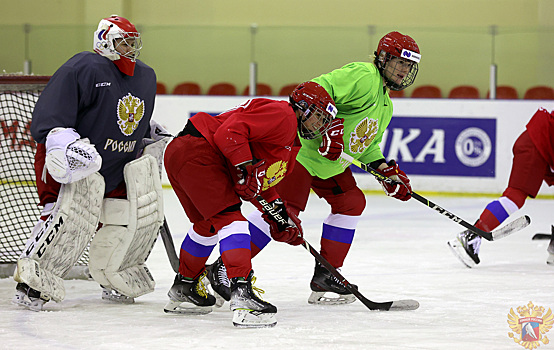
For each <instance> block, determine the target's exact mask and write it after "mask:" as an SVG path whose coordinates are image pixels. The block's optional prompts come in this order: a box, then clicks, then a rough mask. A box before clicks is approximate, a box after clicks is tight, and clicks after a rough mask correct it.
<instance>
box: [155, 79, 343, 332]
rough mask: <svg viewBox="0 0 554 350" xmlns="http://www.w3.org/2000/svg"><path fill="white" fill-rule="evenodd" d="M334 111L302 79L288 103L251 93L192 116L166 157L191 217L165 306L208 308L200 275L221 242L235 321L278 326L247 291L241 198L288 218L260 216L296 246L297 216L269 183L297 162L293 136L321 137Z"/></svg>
mask: <svg viewBox="0 0 554 350" xmlns="http://www.w3.org/2000/svg"><path fill="white" fill-rule="evenodd" d="M336 113H337V110H336V108H335V105H334V102H333V100H332V99H331V97H330V96H329V94H328V93H327V92H326V91H325V89H324V88H323V87H321V86H320V85H319V84H317V83H314V82H306V83H302V84H300V85H299V86H298V87H297V88H296V89H295V91H294V92H293V94H292V95H291V98H290V101H275V100H270V99H264V98H259V99H252V100H248V101H246V102H245V103H243V104H241V105H239V106H237V107H235V108H233V109H231V110H228V111H226V112H224V113H222V114H219V115H217V116H215V117H214V116H211V115H209V114H206V113H198V114H196V115H194V116H192V117H191V118H190V120H189V121H188V123H187V124H186V126H185V128H184V129H183V131H181V132H180V133H179V135H178V137H177V138H176V139H174V140H173V141H172V142H171V143H170V144H169V145H168V147H167V150H166V152H165V156H164V160H165V168H166V170H167V174H168V178H169V181H170V182H171V185H172V186H173V189H174V190H175V193H176V194H177V197H178V198H179V200H180V202H181V205H182V206H183V208H184V209H185V212H186V214H187V216H188V218H189V219H190V221H191V222H192V223H193V226H192V227H191V228H190V229H189V231H188V233H187V236H186V237H185V239H184V241H183V243H182V245H181V251H180V266H179V273H178V274H177V276H176V278H175V283H174V284H173V286H172V287H171V289H170V291H169V293H168V295H169V298H170V301H169V303H168V304H167V305H166V307H165V311H166V312H174V313H209V312H210V311H211V310H212V306H213V305H214V304H215V298H214V296H212V295H210V294H209V293H207V291H206V288H205V286H204V284H203V283H204V282H203V280H204V278H203V277H204V276H205V263H206V261H207V259H208V257H209V256H210V254H211V252H212V250H213V248H214V247H215V245H216V244H217V243H218V242H219V245H220V252H221V257H222V259H223V262H224V263H225V266H227V273H228V277H229V279H230V280H231V288H230V293H231V295H230V299H231V309H232V310H233V311H234V316H233V323H234V324H235V326H238V327H268V326H273V325H275V324H276V321H275V313H276V312H277V309H276V307H275V306H273V305H272V304H270V303H268V302H266V301H263V300H261V299H260V298H258V297H257V296H256V295H255V294H254V293H253V290H252V283H253V271H252V264H251V252H250V233H249V230H248V221H247V220H246V219H245V218H244V216H243V215H242V213H241V211H240V206H241V199H242V200H245V201H251V202H252V203H253V204H254V205H256V206H257V207H258V208H260V205H259V203H257V201H256V197H257V196H262V197H263V198H264V199H265V200H266V201H267V202H268V203H270V204H271V205H272V206H273V207H274V209H275V210H276V211H277V212H279V213H280V214H281V216H282V217H284V218H285V220H287V221H288V222H287V224H286V225H285V224H281V223H278V222H275V221H273V220H272V219H271V218H270V217H268V216H264V219H265V220H266V221H267V222H268V224H269V225H270V226H271V234H272V237H273V238H274V239H275V240H277V241H281V242H287V243H289V244H292V245H298V244H300V243H301V242H302V228H301V226H300V221H299V220H298V218H297V217H296V215H294V214H293V213H292V212H291V211H290V210H289V208H288V207H287V206H286V203H284V202H283V201H282V200H281V198H280V197H279V195H278V194H277V192H276V191H275V187H274V186H275V185H277V184H278V183H279V182H280V181H281V180H282V179H283V177H284V176H285V175H286V174H288V173H289V172H290V171H291V169H292V167H293V166H294V163H295V158H296V155H297V153H298V150H299V148H300V142H299V138H298V135H300V137H302V138H305V139H313V138H316V137H321V135H323V134H325V133H326V131H327V129H328V128H329V127H330V125H331V123H332V120H333V118H334V116H335V115H336ZM191 304H192V305H191Z"/></svg>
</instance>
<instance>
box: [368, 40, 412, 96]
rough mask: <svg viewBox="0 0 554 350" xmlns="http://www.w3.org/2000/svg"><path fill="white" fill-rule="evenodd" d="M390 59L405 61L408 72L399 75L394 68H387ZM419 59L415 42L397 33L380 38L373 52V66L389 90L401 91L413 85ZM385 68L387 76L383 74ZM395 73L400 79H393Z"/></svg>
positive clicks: (397, 70)
mask: <svg viewBox="0 0 554 350" xmlns="http://www.w3.org/2000/svg"><path fill="white" fill-rule="evenodd" d="M392 58H401V59H403V60H404V61H406V63H407V64H409V66H410V69H409V71H408V72H407V73H406V72H404V73H400V72H399V69H397V68H396V67H387V64H388V63H389V62H390V61H391V59H392ZM420 59H421V54H420V52H419V47H418V46H417V44H416V42H415V40H414V39H412V38H411V37H409V36H408V35H403V34H401V33H399V32H390V33H388V34H387V35H385V36H384V37H382V38H381V40H379V45H378V46H377V51H375V65H376V66H377V68H378V69H379V72H380V73H381V75H382V76H383V78H384V79H385V84H386V85H387V86H388V87H389V88H390V89H391V90H403V89H405V88H407V87H408V86H410V85H412V84H413V83H414V80H415V77H416V75H417V72H418V63H419V61H420ZM387 68H388V69H389V72H388V74H386V73H385V71H386V70H387ZM397 73H398V74H401V79H398V78H395V77H396V76H397Z"/></svg>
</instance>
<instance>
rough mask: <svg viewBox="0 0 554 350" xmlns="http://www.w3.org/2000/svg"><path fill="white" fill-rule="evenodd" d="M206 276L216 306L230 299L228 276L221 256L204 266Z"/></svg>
mask: <svg viewBox="0 0 554 350" xmlns="http://www.w3.org/2000/svg"><path fill="white" fill-rule="evenodd" d="M206 276H207V277H208V281H210V285H211V286H212V289H213V291H214V296H215V299H216V301H215V306H216V307H221V306H223V303H225V302H226V301H229V300H231V288H230V282H229V278H228V277H227V269H226V268H225V265H224V264H223V260H221V257H219V258H218V259H217V260H216V261H214V263H213V264H211V265H207V266H206Z"/></svg>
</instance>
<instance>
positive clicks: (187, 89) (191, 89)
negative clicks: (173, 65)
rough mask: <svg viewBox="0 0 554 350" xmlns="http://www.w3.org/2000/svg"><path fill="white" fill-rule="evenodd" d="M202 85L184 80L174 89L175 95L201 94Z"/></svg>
mask: <svg viewBox="0 0 554 350" xmlns="http://www.w3.org/2000/svg"><path fill="white" fill-rule="evenodd" d="M201 94H202V89H201V88H200V85H198V84H197V83H193V82H184V83H180V84H177V86H175V88H174V89H173V95H201Z"/></svg>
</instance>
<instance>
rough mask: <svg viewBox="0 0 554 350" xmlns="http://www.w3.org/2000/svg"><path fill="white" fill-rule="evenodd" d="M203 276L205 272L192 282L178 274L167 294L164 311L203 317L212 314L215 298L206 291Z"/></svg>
mask: <svg viewBox="0 0 554 350" xmlns="http://www.w3.org/2000/svg"><path fill="white" fill-rule="evenodd" d="M205 276H206V272H204V273H202V274H201V275H200V276H198V277H197V278H196V279H194V280H192V279H188V278H185V277H183V276H182V275H181V274H180V273H178V274H177V276H175V282H173V286H171V289H169V292H168V293H167V295H168V296H169V302H168V303H167V304H166V305H165V307H164V311H165V312H166V313H175V314H188V315H205V314H209V313H210V312H212V306H213V305H214V304H215V297H214V296H213V295H211V294H209V293H208V291H207V290H206V286H205V285H204V281H203V279H204V277H205Z"/></svg>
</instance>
